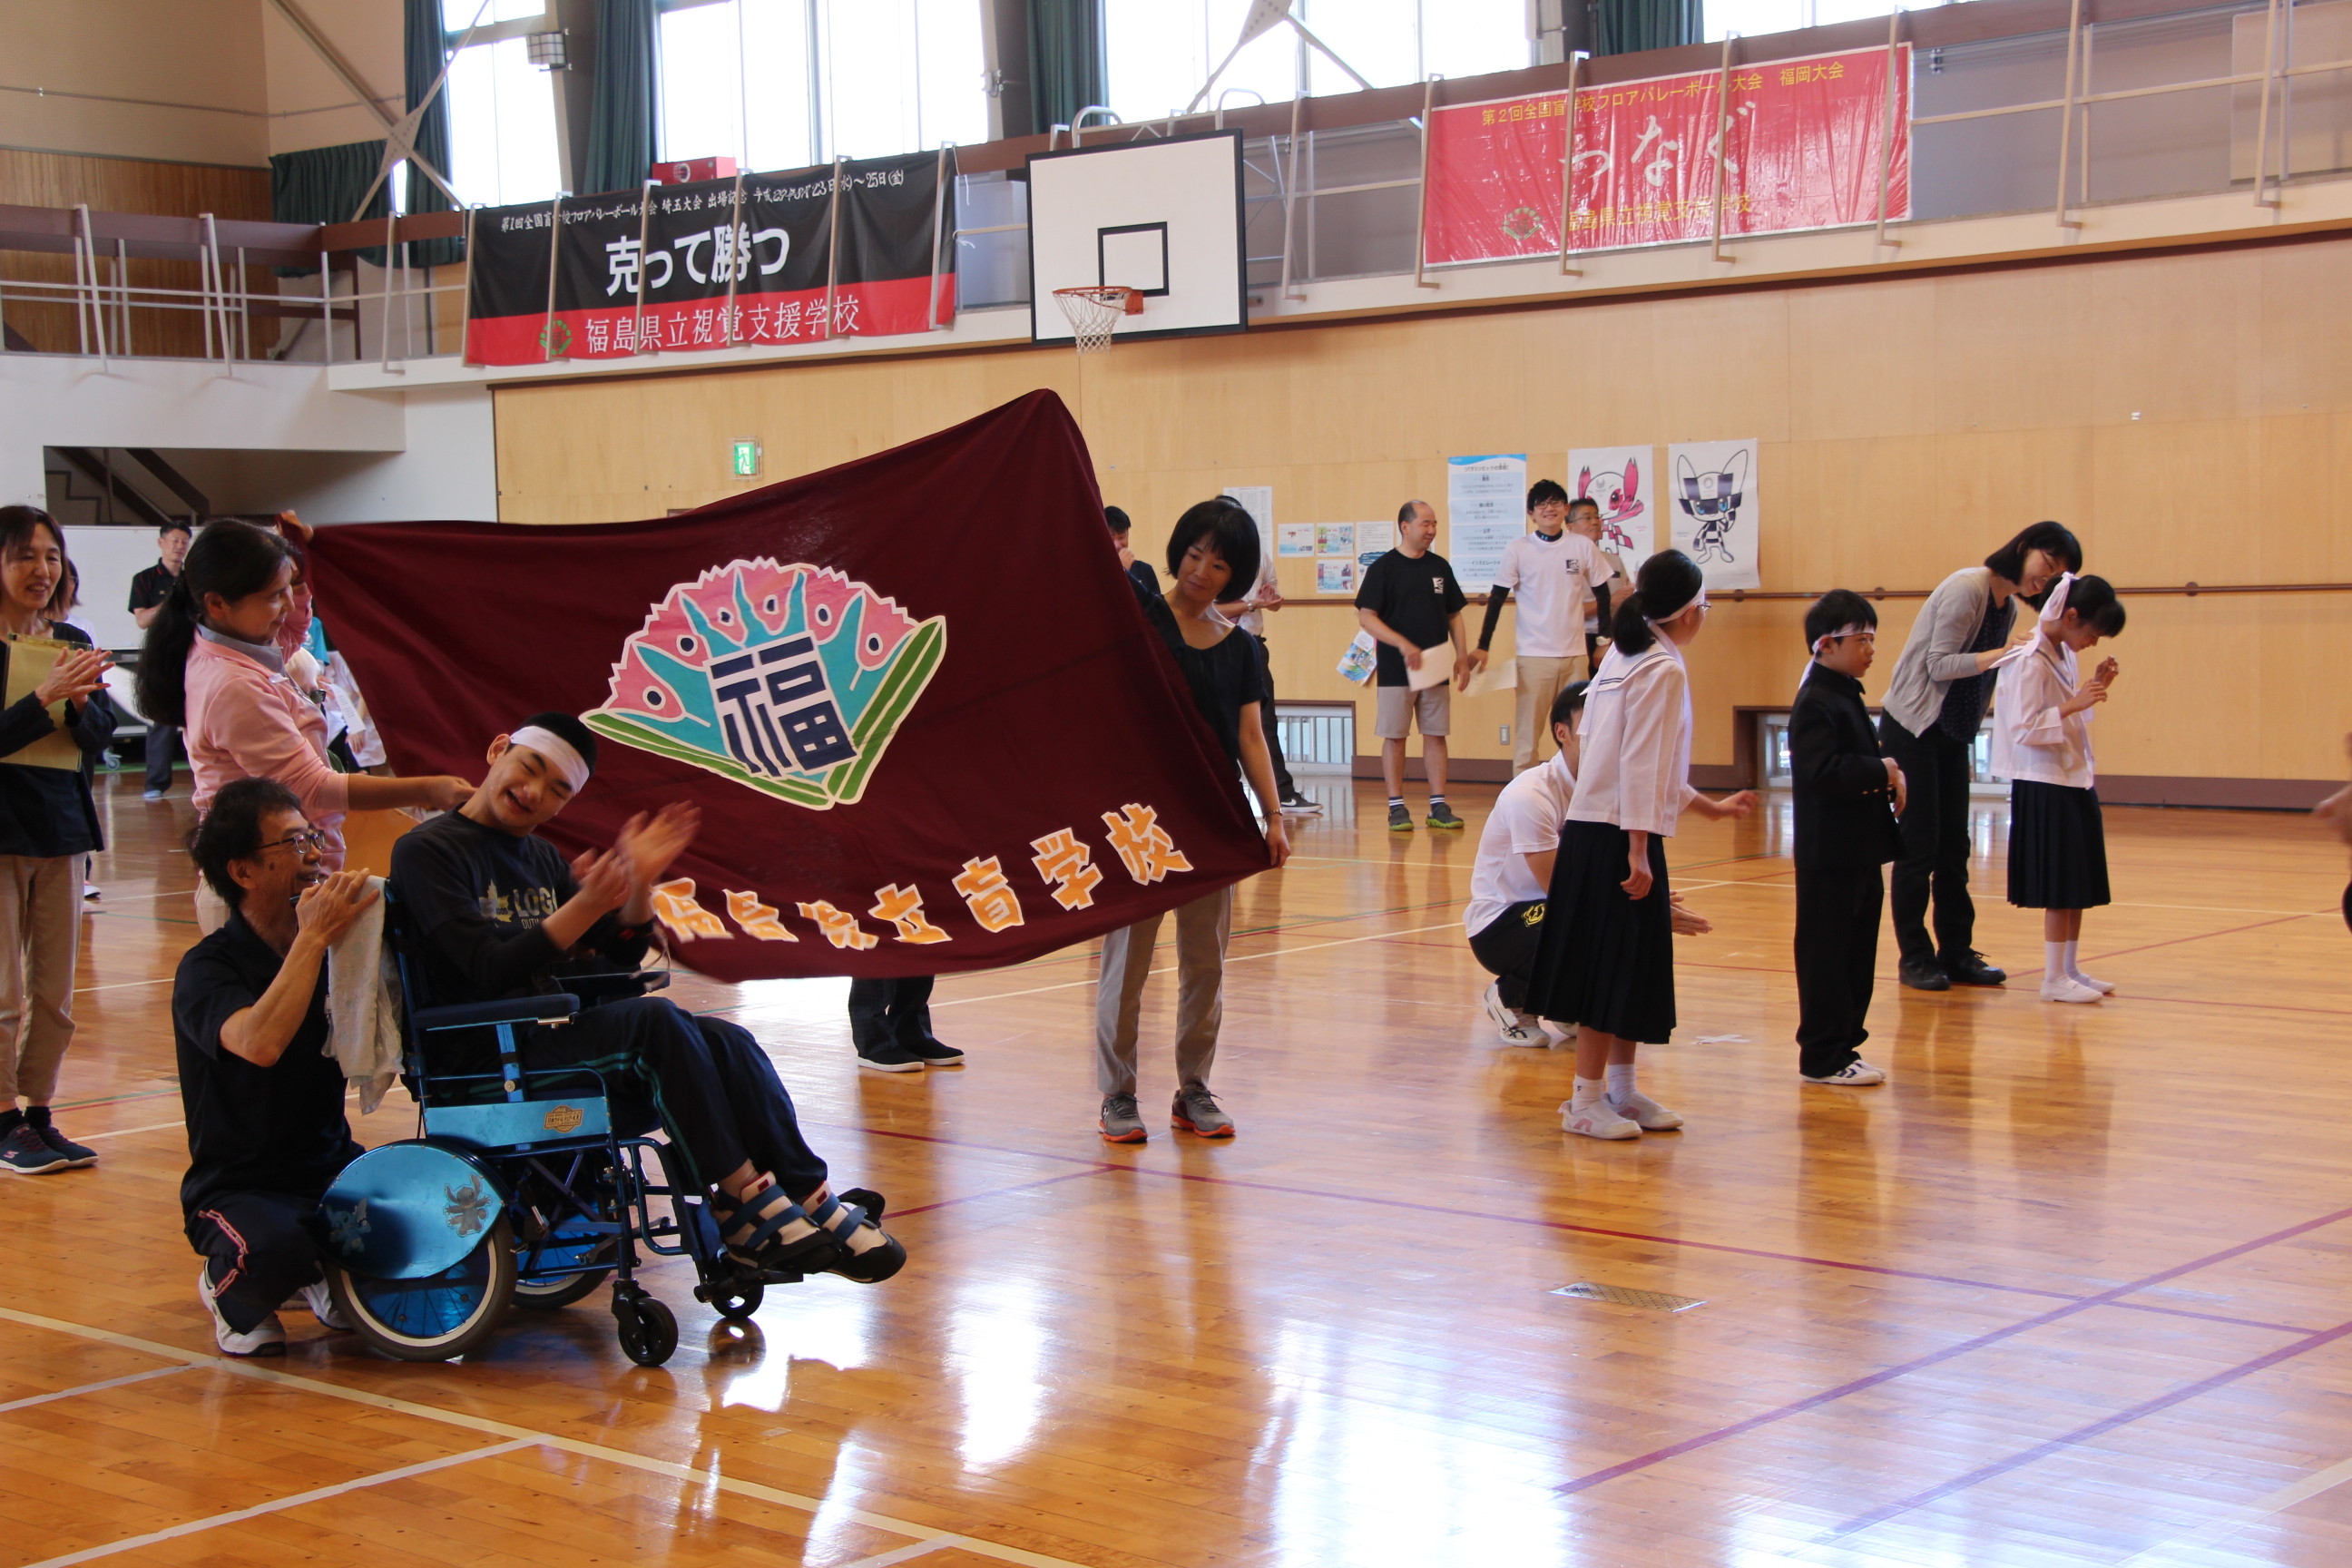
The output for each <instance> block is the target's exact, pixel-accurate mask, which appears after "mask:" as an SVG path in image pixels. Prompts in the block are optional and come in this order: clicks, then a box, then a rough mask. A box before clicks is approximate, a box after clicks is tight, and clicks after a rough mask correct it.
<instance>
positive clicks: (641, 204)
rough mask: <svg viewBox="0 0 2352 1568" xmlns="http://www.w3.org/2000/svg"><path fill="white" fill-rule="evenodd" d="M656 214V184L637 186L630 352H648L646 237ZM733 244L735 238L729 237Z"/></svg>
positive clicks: (647, 182) (648, 182)
mask: <svg viewBox="0 0 2352 1568" xmlns="http://www.w3.org/2000/svg"><path fill="white" fill-rule="evenodd" d="M653 214H654V183H653V182H652V181H651V180H646V181H644V182H642V183H641V184H638V186H637V324H636V325H635V326H634V327H632V328H630V329H629V330H630V331H632V332H634V333H635V336H634V337H632V338H631V339H630V340H629V341H630V342H631V343H632V344H634V345H635V346H634V347H632V348H631V349H630V350H629V352H630V353H633V354H641V353H645V352H646V236H647V235H648V234H649V233H650V232H651V231H652V224H653ZM729 243H730V244H731V243H733V237H732V236H730V237H729Z"/></svg>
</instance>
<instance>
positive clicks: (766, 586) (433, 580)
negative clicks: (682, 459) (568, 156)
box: [310, 392, 1266, 980]
mask: <svg viewBox="0 0 2352 1568" xmlns="http://www.w3.org/2000/svg"><path fill="white" fill-rule="evenodd" d="M310 578H311V582H312V584H314V586H315V590H316V593H317V596H318V603H319V608H320V616H321V617H322V618H323V619H324V620H325V621H326V623H327V626H328V627H329V629H330V630H331V633H332V635H333V637H334V639H335V643H336V646H337V647H339V648H340V649H341V651H342V652H343V653H344V655H345V656H346V657H347V658H349V659H350V660H351V662H352V667H353V669H354V670H355V672H356V673H357V675H358V677H359V680H360V684H361V686H362V689H364V690H365V692H366V694H367V699H368V703H369V706H370V707H371V708H372V710H373V712H374V716H375V719H376V721H377V724H378V727H379V728H380V729H381V730H382V731H383V737H384V742H385V745H386V746H387V748H388V749H389V751H390V752H391V755H392V760H393V763H394V765H395V766H396V767H397V768H398V769H399V771H400V772H402V773H463V774H464V775H465V776H467V777H468V778H479V777H480V776H481V768H482V753H483V749H484V747H485V746H486V745H487V744H488V742H489V740H490V738H491V737H492V736H494V735H497V734H499V733H500V732H502V731H508V730H511V729H512V728H514V727H515V726H516V725H517V724H519V723H520V721H522V720H523V719H524V718H525V717H527V716H528V715H530V713H533V712H535V711H539V710H545V709H551V708H553V709H562V710H567V711H572V712H577V713H581V714H582V715H583V717H584V718H585V719H586V721H587V722H588V723H589V724H590V726H591V727H593V729H594V730H595V731H597V732H598V737H599V765H598V768H597V773H596V777H595V780H594V781H593V783H592V784H590V785H589V786H588V787H587V789H585V790H584V791H583V792H582V794H581V796H580V798H579V799H578V800H577V801H576V802H574V803H573V804H572V805H571V806H570V807H569V808H567V809H566V810H565V811H564V813H563V814H562V816H559V817H557V818H556V819H555V821H554V822H552V823H551V824H550V825H549V826H548V827H547V829H546V830H545V831H546V833H547V836H548V837H550V838H551V839H552V840H554V841H555V842H556V843H557V844H558V845H559V846H561V847H562V848H563V849H564V850H565V851H566V852H567V853H570V852H574V851H577V850H579V849H582V848H586V847H592V846H594V847H602V846H604V845H608V844H610V843H611V842H612V840H613V837H614V833H615V832H616V830H617V829H618V828H619V827H620V826H621V824H622V823H623V822H624V821H625V819H626V818H627V817H628V816H630V815H631V814H632V813H635V812H638V811H644V810H647V809H650V808H653V807H657V806H659V805H663V804H664V803H666V802H669V801H673V800H680V799H685V800H692V801H694V802H696V803H697V804H698V805H700V806H701V808H702V836H701V837H700V839H699V840H698V841H697V843H696V844H695V846H694V847H693V848H692V849H690V850H689V851H688V853H687V855H686V857H685V858H683V859H681V860H680V861H679V862H678V864H677V867H676V868H675V869H673V870H672V872H671V873H670V879H669V880H668V881H667V883H665V885H664V887H663V889H662V890H661V893H660V895H659V897H658V898H657V899H656V910H657V912H658V913H659V915H660V917H661V919H662V921H663V923H664V924H665V925H667V927H668V928H669V929H670V931H671V932H672V933H673V934H674V935H676V936H677V937H681V938H683V937H691V938H693V939H694V940H693V941H692V942H691V944H690V945H685V946H682V947H681V948H680V949H679V957H680V959H681V961H682V962H684V963H688V964H690V965H691V966H692V967H694V968H695V969H698V970H699V971H701V972H703V973H707V974H711V975H715V976H717V977H719V978H720V979H725V980H748V979H757V978H771V977H775V976H791V975H810V974H862V975H897V974H923V973H935V972H941V971H947V970H959V969H988V968H993V967H996V966H998V965H1001V964H1006V963H1018V962H1020V961H1022V960H1024V959H1028V958H1034V957H1035V956H1037V955H1038V954H1040V953H1044V952H1051V951H1053V950H1054V949H1055V948H1059V947H1064V946H1066V945H1068V944H1069V943H1071V942H1081V941H1084V940H1086V939H1087V938H1090V937H1095V936H1099V935H1101V934H1102V933H1103V932H1105V931H1110V930H1112V929H1114V928H1116V927H1118V926H1121V925H1125V924H1127V923H1129V921H1134V920H1136V919H1138V918H1139V917H1140V916H1142V915H1145V914H1148V913H1150V912H1152V911H1154V910H1166V909H1171V908H1173V907H1174V906H1176V905H1178V904H1180V903H1183V902H1186V901H1188V900H1192V899H1196V898H1199V897H1200V896H1201V895H1202V894H1203V893H1207V892H1210V891H1213V890H1214V889H1217V888H1219V887H1222V886H1223V885H1225V884H1227V883H1230V882H1233V881H1236V880H1238V879H1241V878H1244V877H1246V876H1248V875H1250V874H1251V873H1252V872H1254V871H1256V870H1260V869H1262V868H1264V867H1265V864H1266V856H1265V843H1264V841H1263V839H1262V838H1261V837H1259V834H1258V831H1257V829H1256V827H1255V826H1254V825H1253V823H1252V819H1251V816H1250V811H1249V807H1248V805H1247V803H1246V801H1245V800H1244V796H1243V795H1242V791H1241V786H1240V784H1239V781H1238V780H1237V779H1236V778H1235V776H1234V768H1233V767H1232V765H1231V764H1230V763H1227V762H1226V760H1225V758H1224V756H1223V752H1221V751H1220V750H1219V749H1218V746H1217V743H1216V741H1215V739H1214V738H1213V736H1212V735H1211V734H1210V732H1209V730H1208V727H1207V726H1206V725H1205V724H1203V723H1202V721H1201V719H1200V716H1199V715H1198V713H1196V712H1195V711H1194V710H1193V707H1192V701H1191V699H1190V697H1189V696H1188V695H1187V692H1186V689H1185V686H1184V683H1183V679H1182V677H1181V675H1179V674H1178V673H1177V671H1176V668H1175V666H1174V663H1173V661H1172V660H1171V659H1170V658H1169V657H1168V653H1167V649H1166V648H1165V647H1163V646H1162V645H1161V643H1160V639H1159V637H1157V636H1156V635H1155V634H1154V633H1153V632H1152V630H1151V628H1150V626H1149V625H1148V624H1147V623H1146V622H1145V620H1144V618H1143V616H1142V614H1141V612H1140V611H1139V609H1138V608H1137V606H1136V604H1135V600H1134V595H1133V593H1132V591H1131V589H1130V588H1129V585H1128V584H1127V582H1126V580H1125V578H1124V577H1123V575H1122V574H1121V573H1120V571H1119V566H1118V556H1117V553H1116V552H1114V551H1113V549H1112V547H1111V542H1110V536H1109V534H1108V531H1106V530H1105V529H1104V527H1103V517H1102V500H1101V497H1100V495H1099V494H1098V493H1097V490H1096V489H1095V482H1094V468H1093V465H1092V464H1091V462H1090V461H1089V460H1088V458H1087V452H1086V447H1085V444H1084V442H1083V441H1082V440H1081V438H1080V437H1079V435H1078V430H1077V426H1076V425H1075V424H1074V423H1073V422H1072V421H1071V419H1070V416H1069V414H1068V411H1067V410H1066V409H1065V408H1064V407H1063V406H1062V404H1061V401H1060V399H1058V398H1056V397H1055V395H1053V394H1052V393H1050V392H1035V393H1032V394H1030V395H1028V396H1026V397H1024V398H1021V399H1020V400H1018V401H1017V402H1013V403H1010V404H1007V405H1004V406H1003V407H1002V408H999V409H996V410H994V411H993V412H992V413H989V414H985V415H982V416H981V417H979V418H977V419H973V420H971V421H970V422H968V423H966V424H963V425H960V426H956V427H955V428H953V429H950V430H943V431H941V432H940V433H939V434H938V435H936V436H929V437H925V438H923V439H922V440H919V441H914V442H910V443H908V445H906V446H904V447H898V448H897V449H895V450H893V451H888V452H883V453H880V454H878V455H877V456H875V457H871V458H860V459H859V460H858V461H856V462H854V463H847V464H845V465H843V466H842V467H840V468H831V469H827V470H826V471H825V472H824V473H820V474H812V475H809V476H807V477H805V478H803V479H790V480H786V481H785V482H783V483H782V484H777V485H771V486H769V487H768V488H766V489H760V490H754V491H752V492H751V493H750V494H747V495H743V496H740V497H737V498H735V499H733V500H726V501H721V502H719V503H718V504H716V505H713V506H709V507H705V508H703V509H702V510H699V511H695V512H690V513H688V514H687V515H685V516H682V517H677V518H672V519H669V520H667V521H646V522H626V523H601V524H595V525H592V526H579V527H561V528H530V527H515V526H509V525H504V524H497V523H465V522H402V523H370V524H363V525H352V526H347V527H340V528H328V529H322V530H320V531H319V533H318V535H317V536H316V538H315V539H314V540H313V542H312V543H311V545H310Z"/></svg>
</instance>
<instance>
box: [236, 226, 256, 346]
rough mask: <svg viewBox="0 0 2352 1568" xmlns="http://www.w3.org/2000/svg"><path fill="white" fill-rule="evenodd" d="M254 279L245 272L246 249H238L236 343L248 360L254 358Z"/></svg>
mask: <svg viewBox="0 0 2352 1568" xmlns="http://www.w3.org/2000/svg"><path fill="white" fill-rule="evenodd" d="M252 281H253V280H252V279H251V278H250V277H249V276H248V275H247V272H246V270H245V247H243V246H241V245H240V246H238V247H236V341H237V345H238V351H239V353H242V355H243V356H244V357H245V358H247V359H251V358H252V357H253V289H252Z"/></svg>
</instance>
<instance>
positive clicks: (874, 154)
mask: <svg viewBox="0 0 2352 1568" xmlns="http://www.w3.org/2000/svg"><path fill="white" fill-rule="evenodd" d="M981 61H982V52H981V39H980V0H664V5H663V10H662V15H661V85H662V156H663V157H664V158H670V159H683V158H706V157H714V156H728V157H733V158H735V159H736V160H737V161H738V162H739V163H740V165H741V166H742V167H744V168H746V169H798V168H805V167H806V166H808V165H809V164H812V163H824V162H825V161H826V160H828V159H830V158H832V157H834V156H835V155H841V156H846V157H853V158H881V157H887V156H890V155H891V154H893V153H914V152H920V151H922V150H923V149H926V148H931V147H937V146H939V145H940V143H942V142H957V143H959V144H961V145H966V146H969V145H971V144H973V143H976V142H985V141H987V140H988V98H987V94H986V90H985V87H984V84H983V83H982V65H981Z"/></svg>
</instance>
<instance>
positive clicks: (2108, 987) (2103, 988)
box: [2066, 969, 2116, 996]
mask: <svg viewBox="0 0 2352 1568" xmlns="http://www.w3.org/2000/svg"><path fill="white" fill-rule="evenodd" d="M2066 978H2067V979H2069V980H2071V981H2073V982H2074V984H2077V985H2087V986H2089V987H2090V988H2091V989H2092V990H2094V991H2095V992H2097V993H2098V994H2100V995H2102V996H2112V995H2114V994H2116V988H2115V985H2114V984H2113V983H2112V982H2109V981H2105V980H2094V979H2092V978H2091V977H2090V976H2089V975H2087V974H2085V973H2083V972H2082V971H2081V970H2079V969H2070V970H2068V971H2067V972H2066Z"/></svg>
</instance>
